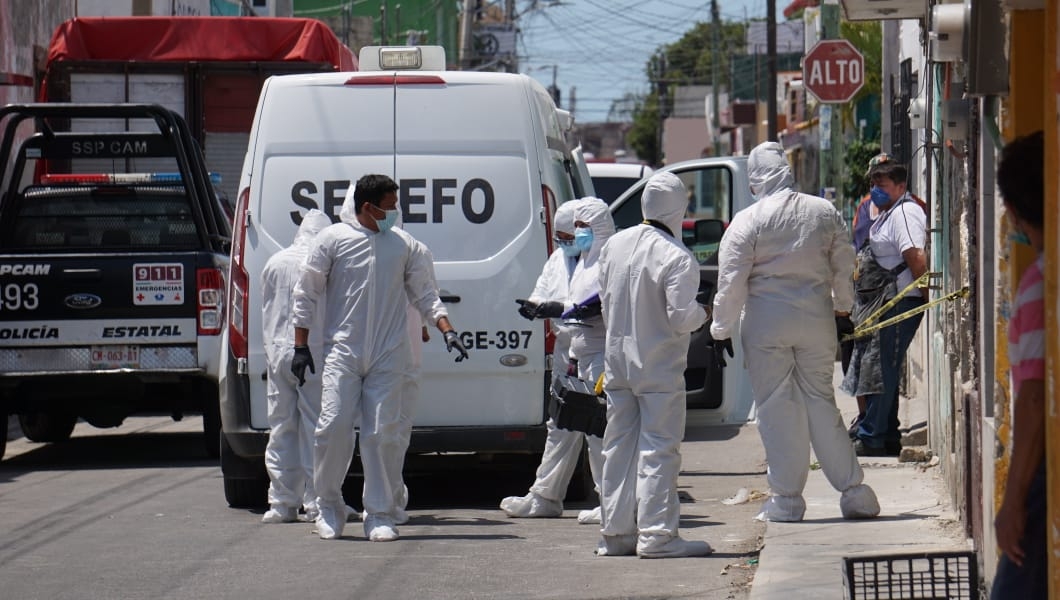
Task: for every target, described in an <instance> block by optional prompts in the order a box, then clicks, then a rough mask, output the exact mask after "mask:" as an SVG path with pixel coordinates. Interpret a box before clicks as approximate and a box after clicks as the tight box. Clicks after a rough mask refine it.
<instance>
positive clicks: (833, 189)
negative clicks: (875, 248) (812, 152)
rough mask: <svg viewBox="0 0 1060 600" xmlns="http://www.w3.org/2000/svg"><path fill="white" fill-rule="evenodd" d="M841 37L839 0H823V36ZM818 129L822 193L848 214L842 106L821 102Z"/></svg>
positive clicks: (827, 37) (823, 38) (827, 38)
mask: <svg viewBox="0 0 1060 600" xmlns="http://www.w3.org/2000/svg"><path fill="white" fill-rule="evenodd" d="M839 37H840V36H839V0H824V2H822V3H821V39H822V40H834V39H838V38H839ZM817 110H818V112H817V131H818V132H819V133H820V139H819V144H818V146H819V147H820V149H821V156H820V160H818V161H817V162H818V165H819V168H820V169H819V170H820V180H821V195H822V196H825V197H827V196H828V195H832V197H831V198H829V199H830V200H832V202H833V203H835V205H836V208H839V210H840V212H841V213H842V214H844V215H845V214H846V211H844V210H843V207H842V206H841V205H840V198H839V196H840V192H839V190H841V189H842V186H840V185H839V176H840V174H841V173H842V169H841V167H840V165H839V159H840V157H841V156H842V154H843V152H842V148H841V146H842V144H843V131H842V129H841V128H842V120H841V119H840V112H841V111H840V110H839V105H837V104H824V103H821V104H818V109H817Z"/></svg>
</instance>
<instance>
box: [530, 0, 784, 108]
mask: <svg viewBox="0 0 1060 600" xmlns="http://www.w3.org/2000/svg"><path fill="white" fill-rule="evenodd" d="M553 2H555V0H537V3H536V6H537V8H536V9H532V10H528V9H530V7H531V6H533V5H534V2H533V1H532V0H520V1H519V2H517V8H518V10H519V11H524V12H523V14H522V16H521V17H520V18H519V21H518V24H519V28H520V29H521V31H522V35H521V38H520V40H519V45H518V48H517V51H518V54H519V72H520V73H526V74H528V75H530V76H531V77H533V78H535V79H537V80H538V81H540V82H542V83H543V84H544V85H546V86H548V85H549V84H551V83H552V65H556V66H557V69H556V82H557V85H558V87H559V88H560V91H561V92H562V100H561V103H562V105H563V107H564V108H570V106H569V104H568V99H569V98H568V96H569V94H570V88H571V86H575V87H577V104H576V106H575V115H574V116H575V119H576V120H577V121H578V122H579V123H591V122H596V121H604V120H606V119H607V113H608V111H609V110H610V108H611V103H612V101H613V100H616V99H618V98H621V97H622V96H624V95H625V94H626V93H628V92H632V93H646V92H647V91H648V80H647V77H646V76H645V74H644V65H645V63H646V62H647V61H648V59H649V58H650V57H651V55H652V54H653V53H654V52H655V50H656V49H657V48H658V47H659V46H661V45H663V44H669V43H672V42H675V41H677V40H678V39H680V38H681V36H682V35H684V33H685V32H686V31H688V30H689V29H691V28H692V26H693V25H694V24H695V23H696V22H697V21H709V20H710V2H709V1H704V0H562V1H561V3H559V4H556V5H552V4H553ZM787 5H788V0H777V12H778V13H780V12H781V11H783V9H784V7H785V6H787ZM719 10H720V12H721V19H722V20H723V21H743V20H744V19H745V18H754V17H759V18H761V17H764V16H765V14H766V0H719ZM778 20H783V17H782V16H780V17H778Z"/></svg>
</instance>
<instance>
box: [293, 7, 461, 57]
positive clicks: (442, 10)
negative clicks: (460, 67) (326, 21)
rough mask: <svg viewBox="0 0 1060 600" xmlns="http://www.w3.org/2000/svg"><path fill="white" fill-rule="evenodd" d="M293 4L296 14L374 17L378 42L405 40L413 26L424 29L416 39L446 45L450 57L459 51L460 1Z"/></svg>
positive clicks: (376, 40)
mask: <svg viewBox="0 0 1060 600" xmlns="http://www.w3.org/2000/svg"><path fill="white" fill-rule="evenodd" d="M293 6H294V16H296V17H309V18H314V17H315V18H324V17H338V16H341V15H342V11H343V10H344V9H345V10H349V14H350V15H351V16H353V17H371V18H372V36H373V42H374V43H376V44H383V43H386V44H389V45H402V44H405V43H407V41H408V40H409V31H410V30H412V31H417V32H421V33H420V37H419V39H418V40H417V42H416V43H418V44H427V45H436V46H442V47H444V48H445V53H446V57H447V58H448V59H449V60H450V61H452V60H455V58H456V56H457V53H458V51H459V47H460V46H459V43H458V41H457V40H458V30H459V15H458V12H457V8H458V3H457V2H454V1H452V0H352V1H349V2H342V1H341V0H294V1H293ZM384 14H385V18H384Z"/></svg>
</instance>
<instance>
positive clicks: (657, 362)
mask: <svg viewBox="0 0 1060 600" xmlns="http://www.w3.org/2000/svg"><path fill="white" fill-rule="evenodd" d="M641 204H642V206H641V208H642V211H643V214H644V217H645V219H648V220H650V221H651V222H653V223H656V224H658V225H661V226H663V227H666V228H667V229H669V232H666V231H663V230H662V229H661V228H660V227H657V226H656V225H653V224H649V223H643V224H640V225H637V226H636V227H631V228H629V229H626V230H623V231H620V232H618V233H616V234H615V235H614V236H613V237H612V238H611V239H610V240H609V241H608V242H607V243H606V244H605V245H604V247H603V249H602V251H601V253H600V288H601V290H602V294H601V298H602V299H603V311H604V314H603V316H604V321H605V323H606V328H607V342H606V350H605V355H604V370H605V376H604V381H605V385H604V389H605V390H606V391H607V430H606V432H605V433H604V460H605V462H604V478H603V491H602V496H603V504H602V506H603V528H602V530H601V531H602V533H603V536H604V538H603V540H602V541H601V544H600V546H599V547H598V548H597V554H601V555H622V554H633V553H634V552H636V554H637V555H638V556H641V557H644V558H662V557H670V556H698V555H704V554H708V553H710V551H711V549H710V546H709V545H707V544H706V543H704V542H686V541H685V540H683V539H681V538H680V537H679V536H678V521H679V519H680V512H681V508H680V504H679V500H678V495H677V475H678V473H679V471H680V470H681V454H680V445H681V438H682V437H683V436H684V430H685V382H684V370H685V367H686V365H687V362H688V359H687V356H688V342H689V334H691V333H692V332H693V331H695V330H696V329H698V328H699V327H701V326H702V325H703V324H704V322H705V321H706V319H707V315H706V311H704V309H703V307H702V306H700V305H699V304H698V303H697V302H696V292H697V290H698V288H699V267H698V265H697V263H696V261H695V259H694V258H693V257H692V254H691V252H689V250H688V249H687V248H686V247H685V246H684V244H682V243H681V238H680V237H679V236H680V235H681V221H682V217H683V215H684V213H685V208H686V207H687V205H688V196H687V193H686V191H685V187H684V185H682V183H681V180H680V179H678V178H677V176H675V175H673V174H672V173H657V174H655V175H652V177H651V179H649V181H648V183H647V185H646V186H645V188H644V194H643V196H642V199H641ZM675 236H678V237H675ZM637 534H639V536H638V535H637Z"/></svg>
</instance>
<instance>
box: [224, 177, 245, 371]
mask: <svg viewBox="0 0 1060 600" xmlns="http://www.w3.org/2000/svg"><path fill="white" fill-rule="evenodd" d="M249 201H250V188H245V189H244V190H243V191H242V192H240V194H239V200H238V201H237V202H236V210H235V214H234V216H233V225H234V230H233V231H232V263H231V267H230V269H231V271H230V272H231V276H230V277H229V283H228V345H229V347H230V348H231V350H232V356H233V357H234V358H236V359H237V360H238V359H240V358H242V359H245V358H247V337H248V336H247V310H248V301H249V295H250V289H249V288H250V277H249V276H248V275H247V268H246V263H245V262H244V259H245V256H244V254H245V253H244V250H245V248H246V243H247V219H249V218H250V214H249V213H248V211H247V203H248V202H249Z"/></svg>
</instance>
